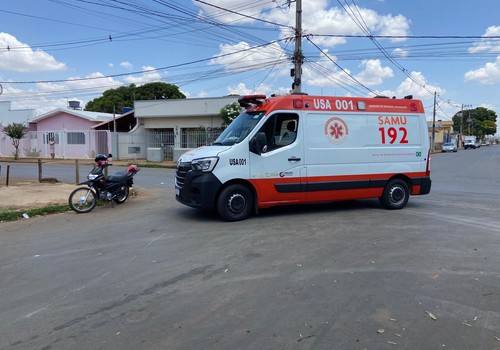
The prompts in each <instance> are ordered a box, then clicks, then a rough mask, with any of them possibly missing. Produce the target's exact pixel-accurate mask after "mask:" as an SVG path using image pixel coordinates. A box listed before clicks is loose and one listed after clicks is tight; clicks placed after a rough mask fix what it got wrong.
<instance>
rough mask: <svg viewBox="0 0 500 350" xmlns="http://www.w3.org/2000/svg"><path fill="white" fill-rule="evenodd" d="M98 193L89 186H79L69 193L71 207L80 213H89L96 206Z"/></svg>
mask: <svg viewBox="0 0 500 350" xmlns="http://www.w3.org/2000/svg"><path fill="white" fill-rule="evenodd" d="M96 203H97V195H96V193H95V192H94V191H93V190H92V189H90V188H88V187H78V188H77V189H75V190H74V191H73V192H71V194H70V195H69V199H68V204H69V207H70V208H71V209H72V210H74V211H75V212H77V213H78V214H83V213H88V212H90V211H92V209H94V208H95V206H96Z"/></svg>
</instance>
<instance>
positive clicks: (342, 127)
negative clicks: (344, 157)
mask: <svg viewBox="0 0 500 350" xmlns="http://www.w3.org/2000/svg"><path fill="white" fill-rule="evenodd" d="M347 135H349V129H348V128H347V124H346V123H345V121H343V120H342V119H340V118H337V117H333V118H330V119H328V121H327V122H326V124H325V136H326V138H327V139H328V141H330V142H331V143H334V144H339V143H342V142H344V141H345V140H346V139H347Z"/></svg>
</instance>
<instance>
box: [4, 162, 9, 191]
mask: <svg viewBox="0 0 500 350" xmlns="http://www.w3.org/2000/svg"><path fill="white" fill-rule="evenodd" d="M9 174H10V164H7V177H6V178H5V186H7V187H9Z"/></svg>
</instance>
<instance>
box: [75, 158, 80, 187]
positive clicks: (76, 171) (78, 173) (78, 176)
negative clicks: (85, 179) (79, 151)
mask: <svg viewBox="0 0 500 350" xmlns="http://www.w3.org/2000/svg"><path fill="white" fill-rule="evenodd" d="M75 180H76V184H77V185H78V183H79V182H80V166H79V165H78V159H75Z"/></svg>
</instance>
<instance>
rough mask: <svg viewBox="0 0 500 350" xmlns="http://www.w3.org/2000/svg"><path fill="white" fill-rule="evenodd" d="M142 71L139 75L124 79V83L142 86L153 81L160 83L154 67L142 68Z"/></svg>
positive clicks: (159, 76) (159, 77) (158, 74)
mask: <svg viewBox="0 0 500 350" xmlns="http://www.w3.org/2000/svg"><path fill="white" fill-rule="evenodd" d="M142 70H143V71H146V72H144V73H142V74H141V75H129V76H127V77H126V78H125V81H126V82H127V83H129V84H135V85H143V84H146V83H151V82H153V81H160V79H161V75H160V73H158V71H157V70H155V67H151V66H143V67H142Z"/></svg>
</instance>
